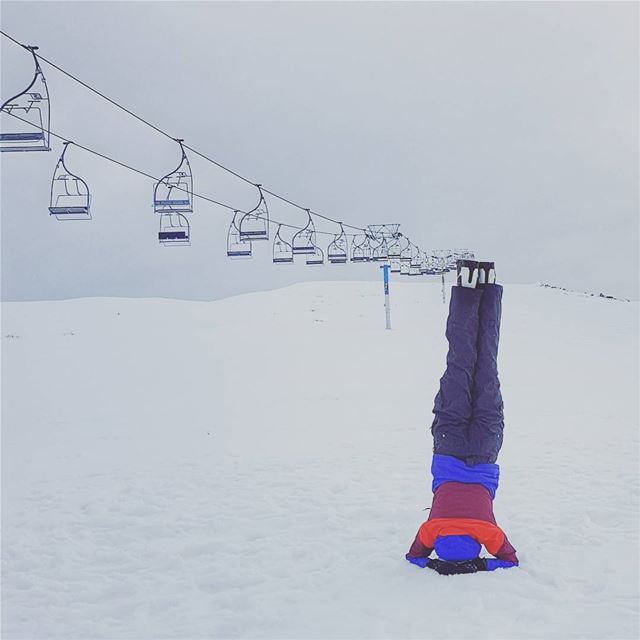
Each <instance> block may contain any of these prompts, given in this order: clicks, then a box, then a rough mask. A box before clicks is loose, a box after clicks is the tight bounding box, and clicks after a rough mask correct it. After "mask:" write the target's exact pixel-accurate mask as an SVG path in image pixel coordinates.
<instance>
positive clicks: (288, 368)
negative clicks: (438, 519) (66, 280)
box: [2, 282, 640, 640]
mask: <svg viewBox="0 0 640 640" xmlns="http://www.w3.org/2000/svg"><path fill="white" fill-rule="evenodd" d="M391 293H392V321H393V330H392V331H385V330H384V311H383V307H382V303H383V296H382V286H381V285H380V284H378V283H372V282H369V283H366V282H326V283H310V284H301V285H296V286H293V287H288V288H286V289H281V290H277V291H271V292H266V293H255V294H250V295H244V296H239V297H235V298H229V299H226V300H222V301H217V302H210V303H202V302H184V301H174V300H157V299H153V300H127V299H82V300H71V301H62V302H32V303H7V304H5V305H3V325H2V336H3V337H2V348H3V352H2V373H3V376H2V400H3V404H2V430H3V441H2V445H3V447H2V463H3V467H2V472H3V475H2V480H3V482H2V498H3V513H2V516H3V519H2V533H3V582H2V587H3V592H2V597H3V602H2V604H3V620H2V637H3V638H5V639H7V640H9V639H11V638H24V639H30V640H31V639H45V638H64V639H65V640H66V639H79V638H82V639H92V638H112V639H116V638H132V639H155V638H180V639H198V638H274V639H275V638H292V639H295V638H341V639H342V638H345V639H350V638H354V639H355V638H392V639H395V638H398V639H399V638H474V639H478V638H616V639H617V638H637V637H638V635H639V633H640V630H639V627H638V615H639V611H638V602H639V594H638V562H639V558H638V548H639V544H638V543H639V540H638V526H639V525H638V523H639V520H640V518H639V513H638V504H639V486H638V407H637V393H638V364H637V356H638V304H637V303H626V302H619V301H612V300H605V299H600V298H593V297H588V296H580V295H575V294H567V293H565V292H561V291H557V290H552V289H542V288H538V287H535V286H507V287H505V292H504V300H503V308H504V311H503V331H502V341H501V353H500V362H499V364H500V372H501V381H502V390H503V395H504V400H505V410H506V431H505V444H504V447H503V450H502V453H501V457H500V460H499V462H500V464H501V486H500V489H499V491H498V494H497V497H496V502H495V512H496V517H497V519H498V523H499V524H500V525H501V526H502V528H503V529H504V530H505V531H506V532H507V534H508V536H509V538H510V540H511V542H512V543H513V544H514V546H515V547H516V548H517V550H518V555H519V557H520V559H521V566H520V567H519V568H517V569H511V570H506V571H505V570H502V571H496V572H494V573H485V574H476V575H471V576H453V577H442V576H439V575H438V574H436V573H435V572H432V571H430V570H428V569H424V570H421V569H419V568H417V567H415V566H413V565H411V564H409V563H407V562H406V561H405V559H404V554H405V552H406V551H407V549H408V547H409V545H410V543H411V541H412V540H413V537H414V535H415V533H416V530H417V529H418V526H419V525H420V524H421V522H422V521H423V520H424V519H426V517H427V513H428V512H426V511H424V509H425V508H426V507H428V506H429V505H430V499H431V490H430V475H429V465H430V461H431V438H430V433H429V426H430V423H431V418H432V416H431V408H432V406H433V397H434V395H435V393H436V391H437V387H438V380H439V377H440V375H441V374H442V371H443V367H444V358H445V353H446V342H445V339H444V325H445V319H446V309H447V308H446V306H445V305H443V303H442V297H441V291H440V288H439V286H438V285H437V284H430V283H402V284H396V283H392V291H391Z"/></svg>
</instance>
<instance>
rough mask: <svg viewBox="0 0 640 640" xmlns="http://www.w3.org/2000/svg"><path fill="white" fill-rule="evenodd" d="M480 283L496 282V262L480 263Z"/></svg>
mask: <svg viewBox="0 0 640 640" xmlns="http://www.w3.org/2000/svg"><path fill="white" fill-rule="evenodd" d="M478 265H479V266H478V284H495V283H496V265H495V263H494V262H479V263H478Z"/></svg>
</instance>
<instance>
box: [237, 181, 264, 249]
mask: <svg viewBox="0 0 640 640" xmlns="http://www.w3.org/2000/svg"><path fill="white" fill-rule="evenodd" d="M256 187H258V191H259V192H260V200H259V201H258V204H257V205H256V206H255V207H254V208H253V209H252V210H251V211H248V212H247V213H245V214H244V215H243V216H242V218H241V219H240V225H239V226H238V229H239V230H240V239H241V240H268V239H269V209H268V207H267V201H266V200H265V197H264V194H263V193H262V185H259V184H257V185H256Z"/></svg>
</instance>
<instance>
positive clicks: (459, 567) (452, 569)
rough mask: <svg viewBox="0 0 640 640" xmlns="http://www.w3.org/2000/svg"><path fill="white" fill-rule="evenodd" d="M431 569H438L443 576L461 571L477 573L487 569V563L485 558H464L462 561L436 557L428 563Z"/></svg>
mask: <svg viewBox="0 0 640 640" xmlns="http://www.w3.org/2000/svg"><path fill="white" fill-rule="evenodd" d="M427 566H428V567H429V569H433V570H434V571H437V572H438V573H439V574H440V575H441V576H454V575H458V574H461V573H477V572H478V571H486V570H487V565H486V560H485V559H484V558H474V559H473V560H463V561H460V562H450V561H448V560H440V559H438V558H434V559H433V560H431V561H429V564H428V565H427Z"/></svg>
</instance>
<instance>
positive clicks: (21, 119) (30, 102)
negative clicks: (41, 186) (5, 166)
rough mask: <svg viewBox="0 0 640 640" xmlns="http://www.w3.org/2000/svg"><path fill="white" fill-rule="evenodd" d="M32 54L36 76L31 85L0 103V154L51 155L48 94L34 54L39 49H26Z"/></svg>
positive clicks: (34, 75) (45, 82)
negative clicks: (15, 152) (20, 152)
mask: <svg viewBox="0 0 640 640" xmlns="http://www.w3.org/2000/svg"><path fill="white" fill-rule="evenodd" d="M26 49H28V50H29V51H31V55H32V56H33V61H34V63H35V72H34V74H33V80H31V84H29V86H28V87H27V88H26V89H25V90H24V91H22V92H21V93H19V94H17V95H15V96H12V97H11V98H9V99H8V100H6V101H5V102H3V103H2V107H0V114H1V115H2V126H1V129H2V132H0V151H50V150H51V147H50V146H49V125H50V120H51V117H50V103H49V90H48V89H47V81H46V80H45V77H44V74H43V73H42V69H41V68H40V64H39V63H38V57H37V56H36V53H35V52H36V50H37V49H38V47H26Z"/></svg>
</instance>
